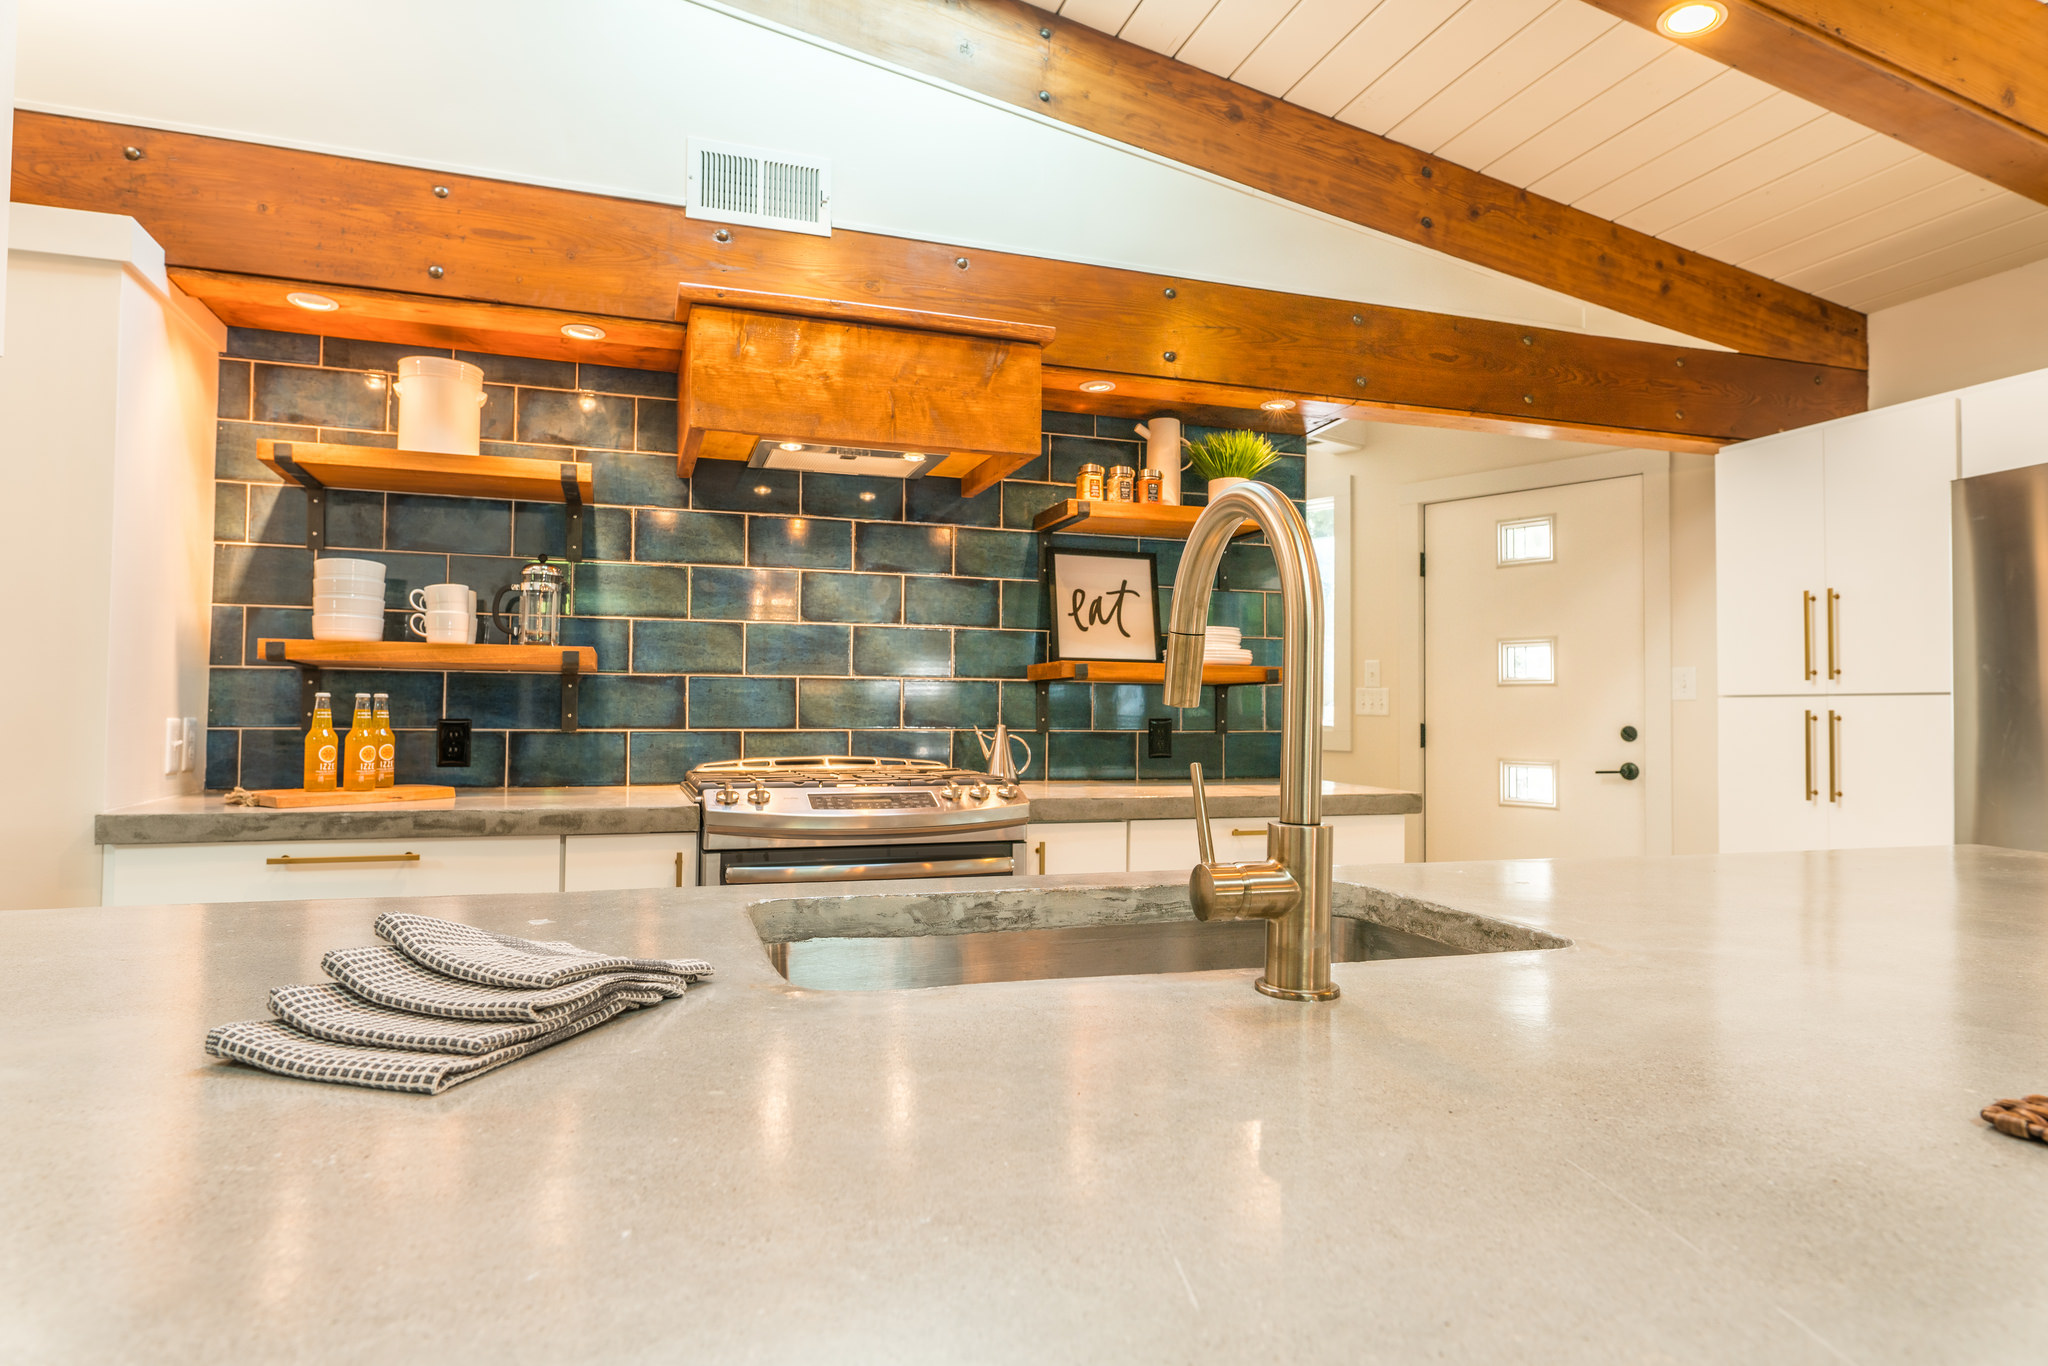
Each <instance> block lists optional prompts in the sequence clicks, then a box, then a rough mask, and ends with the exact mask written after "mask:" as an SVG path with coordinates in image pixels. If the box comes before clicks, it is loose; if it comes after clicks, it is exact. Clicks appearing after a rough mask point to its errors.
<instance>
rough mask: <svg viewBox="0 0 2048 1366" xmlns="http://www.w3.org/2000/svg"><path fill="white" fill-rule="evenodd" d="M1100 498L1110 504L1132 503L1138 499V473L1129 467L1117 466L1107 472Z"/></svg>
mask: <svg viewBox="0 0 2048 1366" xmlns="http://www.w3.org/2000/svg"><path fill="white" fill-rule="evenodd" d="M1102 496H1103V497H1104V498H1106V499H1108V500H1109V501H1110V502H1112V503H1132V502H1136V501H1137V498H1138V472H1137V471H1136V470H1134V469H1132V468H1131V467H1130V466H1129V465H1118V466H1117V467H1116V468H1115V469H1113V470H1111V471H1110V472H1109V478H1108V481H1107V483H1106V484H1105V485H1104V487H1103V493H1102Z"/></svg>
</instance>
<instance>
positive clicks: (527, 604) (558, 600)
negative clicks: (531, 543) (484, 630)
mask: <svg viewBox="0 0 2048 1366" xmlns="http://www.w3.org/2000/svg"><path fill="white" fill-rule="evenodd" d="M562 582H563V580H562V571H561V570H559V569H557V568H555V567H554V566H553V565H551V564H549V563H548V562H547V559H546V557H542V558H541V559H538V560H535V561H534V562H533V563H532V564H530V565H528V566H526V568H524V569H522V570H520V571H519V582H518V583H515V584H508V585H506V586H505V587H503V588H500V589H499V590H498V596H497V600H496V601H495V602H493V603H492V604H491V622H492V624H493V625H495V626H496V627H497V628H498V629H499V630H500V631H503V632H504V633H505V635H506V636H507V637H508V638H509V639H510V640H511V641H512V642H513V643H514V644H515V645H559V644H561V643H562ZM508 598H513V599H516V600H517V609H516V611H515V612H514V613H513V616H512V617H511V619H510V620H508V619H507V618H506V616H505V606H506V600H507V599H508Z"/></svg>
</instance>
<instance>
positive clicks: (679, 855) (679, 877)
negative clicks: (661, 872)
mask: <svg viewBox="0 0 2048 1366" xmlns="http://www.w3.org/2000/svg"><path fill="white" fill-rule="evenodd" d="M682 885H683V851H682V850H680V849H678V850H676V886H678V887H680V886H682Z"/></svg>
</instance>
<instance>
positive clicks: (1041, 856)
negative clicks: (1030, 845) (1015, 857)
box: [1032, 840, 1045, 877]
mask: <svg viewBox="0 0 2048 1366" xmlns="http://www.w3.org/2000/svg"><path fill="white" fill-rule="evenodd" d="M1032 852H1033V853H1035V854H1037V855H1038V875H1039V876H1040V877H1044V876H1045V841H1044V840H1040V841H1039V842H1038V848H1036V849H1034V850H1033V851H1032Z"/></svg>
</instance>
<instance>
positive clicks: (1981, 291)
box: [1870, 261, 2048, 408]
mask: <svg viewBox="0 0 2048 1366" xmlns="http://www.w3.org/2000/svg"><path fill="white" fill-rule="evenodd" d="M2041 369H2048V261H2035V262H2033V263H2032V264H2031V265H2024V266H2021V267H2019V268H2018V269H2017V270H2008V271H2006V272H2005V273H2004V274H2002V275H1993V276H1989V277H1987V278H1985V279H1982V280H1972V281H1971V282H1970V283H1969V284H1966V285H1958V286H1957V287H1956V288H1954V289H1947V290H1943V291H1942V292H1941V293H1939V294H1930V295H1928V296H1927V297H1926V298H1924V299H1915V300H1913V302H1911V303H1906V304H1900V305H1898V306H1897V307H1896V308H1886V309H1881V310H1879V311H1878V312H1876V313H1873V314H1871V315H1870V406H1871V407H1873V408H1883V407H1888V406H1890V405H1891V404H1894V403H1905V402H1908V401H1909V400H1912V399H1916V398H1926V397H1927V396H1929V395H1930V394H1940V393H1946V392H1947V391H1948V390H1950V389H1961V388H1964V387H1966V386H1968V385H1972V384H1982V383H1984V382H1985V381H1987V380H1994V379H2004V378H2005V377H2006V376H2008V375H2018V374H2024V373H2026V372H2027V371H2030V370H2041Z"/></svg>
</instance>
